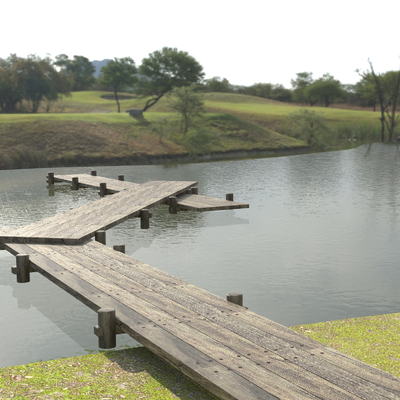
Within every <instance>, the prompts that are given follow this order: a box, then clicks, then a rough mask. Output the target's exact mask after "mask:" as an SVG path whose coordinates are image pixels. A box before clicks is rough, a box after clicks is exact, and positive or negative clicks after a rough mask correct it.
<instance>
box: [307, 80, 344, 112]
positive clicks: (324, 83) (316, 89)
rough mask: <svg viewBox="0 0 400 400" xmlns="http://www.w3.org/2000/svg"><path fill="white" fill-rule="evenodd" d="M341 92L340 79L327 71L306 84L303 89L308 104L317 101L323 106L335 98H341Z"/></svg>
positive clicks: (327, 105) (326, 105)
mask: <svg viewBox="0 0 400 400" xmlns="http://www.w3.org/2000/svg"><path fill="white" fill-rule="evenodd" d="M343 94H344V93H343V89H342V87H341V83H340V81H338V80H336V79H335V78H334V77H333V76H332V75H330V74H328V73H327V74H324V75H323V76H322V78H319V79H317V80H316V81H315V82H314V83H312V84H311V85H309V86H307V87H306V88H305V90H304V95H305V96H306V97H307V98H308V99H309V102H310V105H313V104H315V102H316V101H319V102H320V103H322V104H324V106H325V107H329V105H330V104H331V103H333V102H334V101H335V100H336V99H340V98H342V97H343Z"/></svg>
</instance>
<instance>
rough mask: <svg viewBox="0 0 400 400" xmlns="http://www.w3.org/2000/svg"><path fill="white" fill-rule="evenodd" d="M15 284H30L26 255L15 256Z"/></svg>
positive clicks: (27, 256) (27, 257)
mask: <svg viewBox="0 0 400 400" xmlns="http://www.w3.org/2000/svg"><path fill="white" fill-rule="evenodd" d="M16 259H17V267H16V268H17V282H18V283H27V282H30V280H31V279H30V275H29V255H28V254H17V256H16Z"/></svg>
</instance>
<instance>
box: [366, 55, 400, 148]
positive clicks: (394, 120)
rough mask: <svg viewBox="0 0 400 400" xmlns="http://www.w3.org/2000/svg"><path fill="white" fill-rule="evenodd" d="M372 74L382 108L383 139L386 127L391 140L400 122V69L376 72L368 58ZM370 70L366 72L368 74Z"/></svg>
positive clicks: (383, 139) (382, 138) (383, 138)
mask: <svg viewBox="0 0 400 400" xmlns="http://www.w3.org/2000/svg"><path fill="white" fill-rule="evenodd" d="M368 62H369V65H370V67H371V74H372V77H373V79H374V82H375V88H376V91H377V92H378V98H379V105H380V109H381V118H380V121H381V141H382V142H384V141H385V127H386V128H387V130H388V133H389V142H390V141H392V139H393V133H394V129H395V128H396V126H397V125H399V124H400V115H396V107H397V103H398V100H399V96H400V70H399V71H388V72H386V73H384V74H379V73H376V72H375V70H374V67H373V65H372V62H371V61H370V60H368ZM368 73H369V71H367V72H366V75H368Z"/></svg>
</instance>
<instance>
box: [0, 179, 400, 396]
mask: <svg viewBox="0 0 400 400" xmlns="http://www.w3.org/2000/svg"><path fill="white" fill-rule="evenodd" d="M99 183H103V182H99ZM143 185H146V184H143ZM143 185H137V186H136V188H135V190H136V189H137V190H138V191H139V193H147V194H148V193H149V192H148V191H147V190H144V191H142V188H141V186H143ZM166 185H167V184H166V183H165V185H164V184H162V185H161V186H159V188H160V190H161V191H160V194H159V195H157V196H156V195H154V194H152V196H150V197H151V201H150V200H149V197H146V196H144V197H145V200H143V202H140V204H139V205H136V208H135V207H134V206H133V205H132V204H131V201H132V198H131V197H128V198H125V197H124V199H125V201H128V199H130V200H129V201H128V202H129V205H127V207H130V208H129V212H128V215H132V210H133V209H135V210H136V209H140V207H142V206H146V207H148V203H149V201H150V202H153V201H156V202H163V201H164V202H165V201H168V196H167V198H166V197H165V193H166V192H168V190H165V191H163V190H164V189H165V188H166ZM194 185H195V183H194V182H184V183H182V184H177V183H176V182H171V191H172V192H173V193H175V194H177V195H178V197H179V195H180V193H178V192H182V197H181V198H182V199H183V200H185V197H186V198H187V197H188V196H190V194H183V192H184V191H185V192H186V190H189V189H184V187H188V188H191V187H193V186H194ZM149 186H151V185H150V184H147V185H146V186H145V187H146V188H149ZM130 191H131V189H129V188H125V189H121V190H120V191H119V193H117V194H114V195H112V196H107V197H105V198H102V199H101V200H100V202H107V203H106V204H107V207H111V204H109V203H108V201H111V200H112V199H115V201H116V202H117V204H119V202H120V199H119V197H118V196H119V195H120V194H122V193H124V192H130ZM193 196H196V195H193ZM133 198H134V199H136V200H135V201H137V202H139V200H140V198H141V197H140V196H138V197H133ZM212 201H213V200H210V199H207V201H206V200H204V202H203V203H202V202H201V201H200V203H199V204H203V205H202V206H201V207H199V208H201V209H203V210H204V209H205V208H207V207H206V205H205V204H206V203H207V202H209V203H208V205H209V206H210V208H212V207H213V206H212V205H210V204H211V203H212ZM221 201H222V202H225V201H228V202H229V201H230V200H221ZM94 203H96V202H94ZM94 203H92V204H94ZM152 204H153V203H152ZM154 204H155V203H154ZM220 204H222V203H220ZM203 206H204V207H203ZM214 206H216V203H214ZM95 207H96V208H97V207H99V206H98V205H96V206H95ZM112 210H113V211H112V212H111V211H110V212H109V213H110V214H112V213H114V212H117V210H119V207H115V208H112ZM140 210H142V209H140ZM140 210H139V212H140ZM135 212H137V211H135ZM68 215H69V216H71V215H70V214H68ZM124 215H125V214H124ZM73 216H74V214H73V215H72V216H71V220H72V221H74V217H73ZM76 216H77V219H78V220H79V219H80V218H82V215H81V214H79V212H77V214H76ZM54 218H55V217H54ZM96 218H97V217H96ZM96 218H95V220H96ZM118 218H122V217H121V216H120V217H118ZM59 221H66V220H65V219H64V217H62V218H61V220H59ZM113 221H114V222H115V221H117V218H116V217H114V219H113ZM63 223H64V224H67V222H63ZM115 223H116V222H115ZM49 224H50V225H51V224H52V222H49ZM47 225H48V224H44V225H42V227H43V229H44V230H45V232H47V233H51V232H52V229H53V228H54V226H55V225H51V227H50V226H47ZM72 225H73V226H74V227H75V228H74V229H75V230H76V229H81V226H82V225H79V224H78V225H77V224H75V223H74V222H73V223H72ZM83 225H84V224H83ZM100 225H101V224H100ZM97 226H98V224H97V225H96V227H97ZM25 228H26V227H24V228H19V229H16V228H0V244H1V245H2V246H3V247H4V248H5V249H6V250H8V251H9V252H11V253H12V254H14V255H16V256H17V267H14V268H13V269H12V272H13V273H15V274H16V275H17V279H18V281H19V282H28V281H29V276H30V273H32V272H34V271H37V272H39V273H41V274H42V275H44V276H45V277H47V278H48V279H50V280H51V281H52V282H54V283H55V284H57V285H58V286H60V287H61V288H63V289H64V290H66V291H67V292H68V293H70V294H71V295H72V296H74V297H76V298H77V299H78V300H80V301H82V302H83V303H84V304H86V305H87V306H89V307H90V308H91V309H92V310H94V311H96V312H97V313H98V315H99V323H98V325H97V326H96V327H94V333H95V334H96V335H97V336H99V343H100V344H101V346H102V347H103V348H109V347H113V346H115V335H117V334H119V333H124V332H125V333H128V334H129V335H130V336H132V337H133V338H134V339H135V340H137V341H138V342H140V343H141V344H143V345H144V346H146V347H147V348H149V349H150V350H151V351H153V352H154V353H155V354H157V355H158V356H160V357H161V358H163V359H164V360H165V361H167V362H169V363H170V364H172V365H173V366H175V367H176V368H178V369H179V370H180V371H182V372H183V373H184V374H186V375H187V376H188V377H190V378H191V379H193V380H194V381H195V382H197V383H198V384H200V385H201V386H203V387H204V388H206V389H207V390H209V391H210V392H211V393H213V394H215V395H216V396H217V397H219V398H221V399H243V400H253V399H254V400H255V399H292V400H299V399H310V400H311V399H313V400H314V399H332V400H343V399H344V400H346V399H352V400H354V399H368V400H369V399H371V400H372V399H373V400H378V399H382V400H383V399H399V398H400V379H398V378H396V377H394V376H392V375H390V374H388V373H385V372H383V371H381V370H378V369H376V368H374V367H372V366H369V365H367V364H365V363H362V362H361V361H358V360H356V359H354V358H352V357H350V356H347V355H345V354H342V353H340V352H338V351H336V350H334V349H332V348H329V347H328V346H324V345H322V344H321V343H319V342H316V341H314V340H312V339H309V338H307V337H305V336H303V335H300V334H298V333H296V332H294V331H292V330H290V329H289V328H286V327H284V326H282V325H280V324H277V323H275V322H273V321H271V320H269V319H267V318H264V317H262V316H260V315H257V314H255V313H253V312H251V311H250V310H247V309H246V308H245V307H242V306H240V305H237V304H234V303H231V302H228V301H227V300H225V299H223V298H221V297H218V296H216V295H214V294H212V293H209V292H207V291H205V290H203V289H200V288H198V287H196V286H193V285H191V284H189V283H187V282H184V281H182V280H180V279H178V278H176V277H174V276H172V275H170V274H167V273H165V272H163V271H160V270H158V269H156V268H154V267H151V266H150V265H146V264H144V263H142V262H140V261H138V260H135V259H133V258H131V257H129V256H128V255H125V254H123V253H122V252H120V251H116V250H114V249H112V248H109V247H107V246H105V245H103V244H101V243H99V242H96V241H92V240H86V241H84V240H83V239H82V237H84V236H85V235H87V232H86V231H84V232H83V233H82V234H81V236H80V238H79V240H78V241H79V243H75V244H66V242H65V241H64V242H58V239H60V238H62V235H64V234H65V233H66V232H67V233H68V232H70V231H69V230H68V229H66V230H65V231H63V230H61V231H60V232H61V233H58V234H57V235H53V236H52V237H51V238H50V241H51V243H49V241H44V242H42V243H38V242H37V243H32V242H30V240H31V239H32V236H29V232H36V233H35V236H34V237H35V238H39V237H40V238H41V239H44V238H46V236H45V235H46V233H43V234H42V233H40V234H39V232H40V231H39V225H37V226H35V227H33V228H31V230H24V229H25ZM92 229H94V227H93V228H92ZM20 232H22V234H20ZM23 235H25V236H23ZM78 236H79V235H75V237H76V238H78ZM15 238H18V239H17V240H18V243H16V241H15ZM69 238H70V236H69ZM23 240H26V242H22V241H23ZM233 297H235V296H233Z"/></svg>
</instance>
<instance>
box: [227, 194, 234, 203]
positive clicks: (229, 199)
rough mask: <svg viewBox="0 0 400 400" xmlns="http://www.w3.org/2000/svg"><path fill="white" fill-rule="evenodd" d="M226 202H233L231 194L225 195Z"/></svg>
mask: <svg viewBox="0 0 400 400" xmlns="http://www.w3.org/2000/svg"><path fill="white" fill-rule="evenodd" d="M226 200H228V201H233V193H227V194H226Z"/></svg>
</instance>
